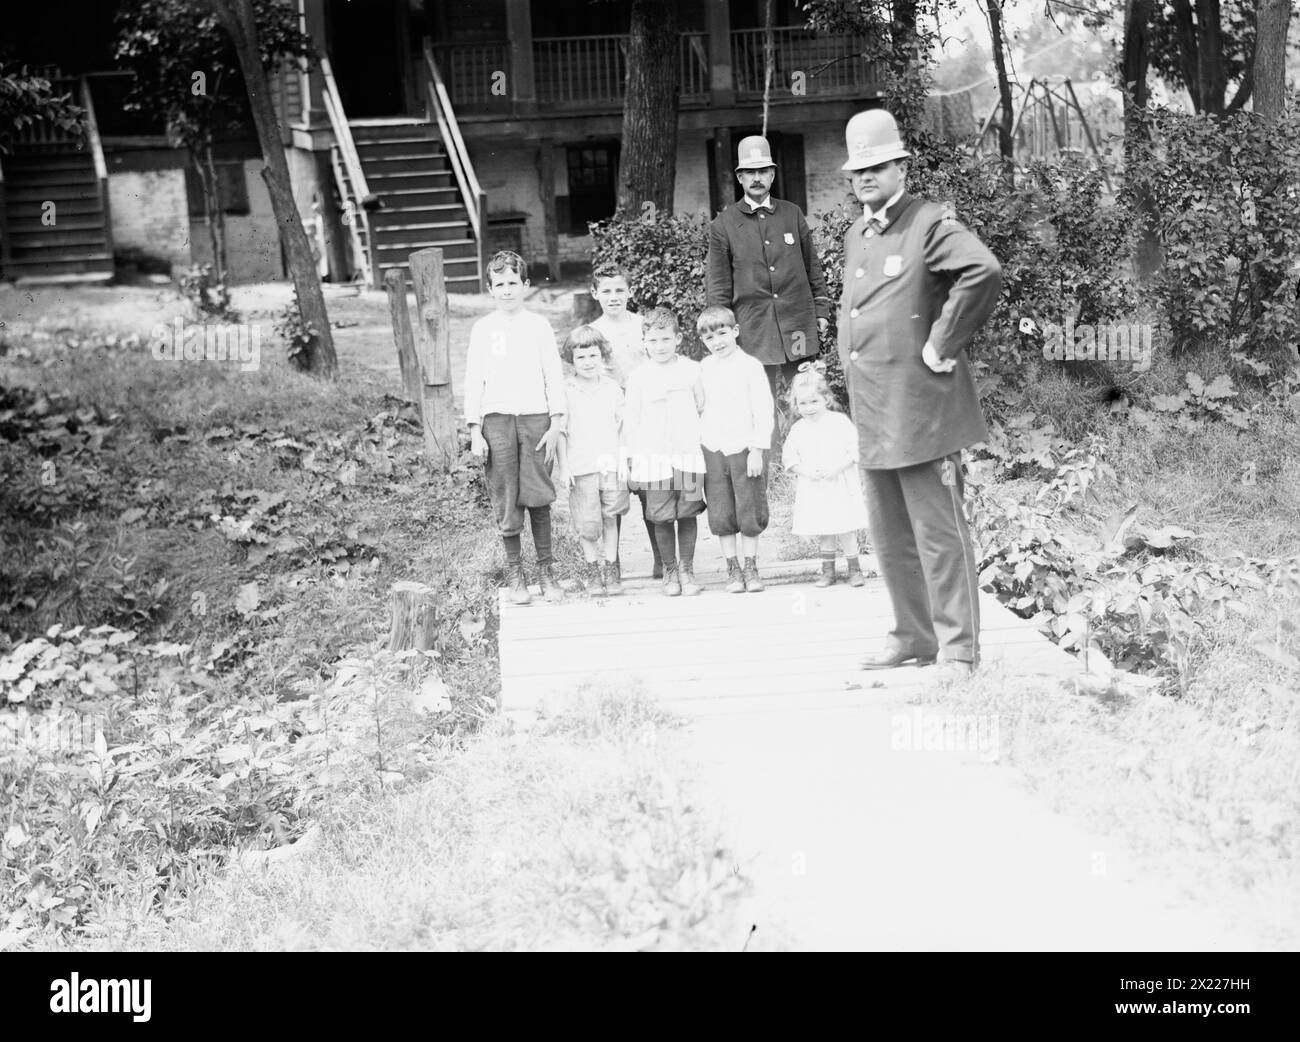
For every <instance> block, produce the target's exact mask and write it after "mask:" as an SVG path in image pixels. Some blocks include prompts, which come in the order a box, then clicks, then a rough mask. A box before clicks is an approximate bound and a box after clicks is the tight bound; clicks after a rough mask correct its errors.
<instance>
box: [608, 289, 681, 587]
mask: <svg viewBox="0 0 1300 1042" xmlns="http://www.w3.org/2000/svg"><path fill="white" fill-rule="evenodd" d="M591 295H592V298H593V299H594V300H595V301H596V303H597V304H599V305H600V312H601V314H600V318H598V319H596V321H594V322H593V323H591V328H592V329H595V330H598V331H599V332H600V333H601V334H602V335H603V336H604V337H605V339H606V340H608V341H609V353H610V358H609V361H608V362H607V363H606V365H607V367H608V369H609V375H610V376H612V377H613V378H614V379H615V380H617V381H618V385H619V387H621V388H623V389H624V390H625V391H626V390H627V379H628V377H629V376H631V375H632V371H633V370H634V369H636V368H637V367H638V366H640V365H642V364H643V363H644V362H645V361H646V352H645V344H644V343H642V340H641V316H640V315H638V314H636V313H635V312H632V311H629V310H628V309H627V302H628V297H629V296H631V289H630V287H629V284H628V278H627V272H626V271H624V270H623V269H622V268H620V267H619V266H618V265H617V264H602V265H600V266H599V267H597V268H596V270H595V271H593V272H592V274H591ZM636 497H637V499H638V500H640V502H641V517H642V518H643V520H644V521H645V531H646V535H647V536H649V537H650V552H651V553H652V554H653V555H654V571H653V572H651V575H652V576H653V577H654V578H655V579H662V578H663V574H664V564H663V555H662V554H660V552H659V543H658V541H657V540H656V539H655V526H654V522H653V521H651V520H650V515H649V514H647V513H646V493H645V490H644V489H641V490H639V491H637V493H636ZM622 520H623V519H622V518H621V517H620V518H619V523H620V526H621V523H622ZM621 531H622V529H621V527H620V532H621ZM614 573H615V577H616V578H617V576H618V573H619V564H618V562H617V561H615V562H614Z"/></svg>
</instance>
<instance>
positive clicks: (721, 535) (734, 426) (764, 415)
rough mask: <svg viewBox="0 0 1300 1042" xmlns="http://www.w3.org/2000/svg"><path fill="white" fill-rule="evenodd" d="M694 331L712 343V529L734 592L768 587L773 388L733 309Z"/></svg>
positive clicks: (708, 485)
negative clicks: (764, 557) (762, 571)
mask: <svg viewBox="0 0 1300 1042" xmlns="http://www.w3.org/2000/svg"><path fill="white" fill-rule="evenodd" d="M695 329H696V331H697V332H698V333H699V334H700V339H701V340H703V341H704V346H705V347H707V348H708V349H709V356H708V357H707V358H705V359H704V361H703V362H701V363H700V380H701V383H702V384H703V386H704V408H703V410H702V412H701V413H700V441H701V443H702V444H703V447H704V467H705V469H704V498H705V499H706V500H707V502H708V504H709V531H710V532H712V533H713V534H714V535H716V536H717V537H718V541H719V542H720V543H721V544H722V552H723V555H724V556H725V557H726V559H727V592H728V593H745V592H746V591H748V592H750V593H758V592H760V591H761V590H762V589H763V581H762V579H760V578H759V575H758V563H757V562H758V537H759V536H760V535H762V533H763V531H764V530H765V529H766V528H767V521H768V509H767V452H768V450H769V449H770V448H771V447H772V418H773V407H772V392H771V390H770V388H769V384H768V379H767V374H766V373H765V372H764V371H763V365H762V363H761V362H759V361H758V360H757V359H756V358H754V357H753V356H752V355H749V354H746V353H745V352H744V351H741V350H740V348H739V346H738V344H737V338H738V337H739V336H740V327H739V326H738V325H737V324H736V316H735V313H734V312H733V311H732V310H731V308H726V307H720V306H713V307H707V308H705V309H704V310H703V311H701V312H700V317H699V319H697V320H696V323H695ZM737 543H739V548H737ZM741 558H743V559H744V565H743V567H742V566H741V564H740V559H741Z"/></svg>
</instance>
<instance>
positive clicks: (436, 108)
mask: <svg viewBox="0 0 1300 1042" xmlns="http://www.w3.org/2000/svg"><path fill="white" fill-rule="evenodd" d="M424 63H425V66H426V67H427V69H428V73H429V78H428V83H427V85H426V86H427V89H428V102H429V110H430V111H431V112H432V113H433V115H434V116H435V117H436V118H437V120H438V131H439V133H440V134H441V135H442V140H443V144H444V145H445V146H446V148H447V157H448V159H450V160H451V169H452V172H453V173H454V174H455V175H456V184H457V186H458V187H459V188H460V194H461V198H462V199H464V201H465V209H466V211H467V212H468V213H469V226H470V231H471V232H472V234H473V236H474V242H475V245H476V247H477V254H478V275H479V280H480V288H481V282H482V280H484V279H486V278H487V259H488V258H487V193H486V192H484V191H483V187H482V185H480V184H479V180H478V177H477V175H476V174H475V173H474V164H473V163H472V162H470V158H469V151H468V150H467V149H466V148H465V139H464V138H463V137H461V134H460V124H459V123H457V122H456V113H455V111H454V110H453V109H452V107H451V97H450V96H449V95H448V94H447V85H446V84H445V83H443V82H442V76H441V75H440V74H439V72H438V63H437V62H435V61H434V60H433V43H432V41H431V40H430V39H429V38H428V37H427V36H426V37H425V39H424Z"/></svg>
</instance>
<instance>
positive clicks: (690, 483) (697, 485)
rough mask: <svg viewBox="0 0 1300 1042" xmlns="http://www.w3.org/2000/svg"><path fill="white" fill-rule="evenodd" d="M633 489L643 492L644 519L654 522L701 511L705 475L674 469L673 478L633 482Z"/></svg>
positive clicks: (663, 521)
mask: <svg viewBox="0 0 1300 1042" xmlns="http://www.w3.org/2000/svg"><path fill="white" fill-rule="evenodd" d="M632 490H633V491H634V492H636V493H637V494H638V496H639V495H640V494H641V493H642V492H644V493H645V499H643V500H642V503H643V504H644V506H645V518H646V520H647V521H651V522H653V523H654V524H656V525H663V524H667V523H668V522H670V521H681V520H682V519H683V518H687V517H698V516H699V515H700V514H702V513H704V475H703V474H697V473H695V472H694V471H690V470H677V469H675V468H674V470H673V474H672V477H670V478H662V479H660V480H658V481H637V482H633V483H632Z"/></svg>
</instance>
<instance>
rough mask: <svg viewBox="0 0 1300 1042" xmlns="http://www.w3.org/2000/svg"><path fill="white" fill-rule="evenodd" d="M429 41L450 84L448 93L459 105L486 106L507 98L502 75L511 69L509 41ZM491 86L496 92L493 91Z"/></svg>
mask: <svg viewBox="0 0 1300 1042" xmlns="http://www.w3.org/2000/svg"><path fill="white" fill-rule="evenodd" d="M426 43H428V46H429V49H430V50H431V51H432V53H433V60H434V63H435V64H436V65H437V67H438V68H439V69H440V70H441V71H442V72H443V74H444V75H445V76H446V82H447V83H449V84H451V88H450V90H449V91H448V97H450V98H451V99H453V100H454V101H455V103H456V104H457V105H459V106H461V108H487V107H488V106H490V105H491V104H492V103H493V102H497V103H500V102H501V101H502V100H503V99H508V97H509V95H508V93H503V91H508V88H509V83H508V82H504V81H503V80H502V77H504V76H507V75H508V74H509V72H510V44H509V43H508V42H507V41H505V40H495V41H492V42H490V43H431V42H428V41H426ZM493 87H496V89H497V93H495V94H493V93H492V90H493Z"/></svg>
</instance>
